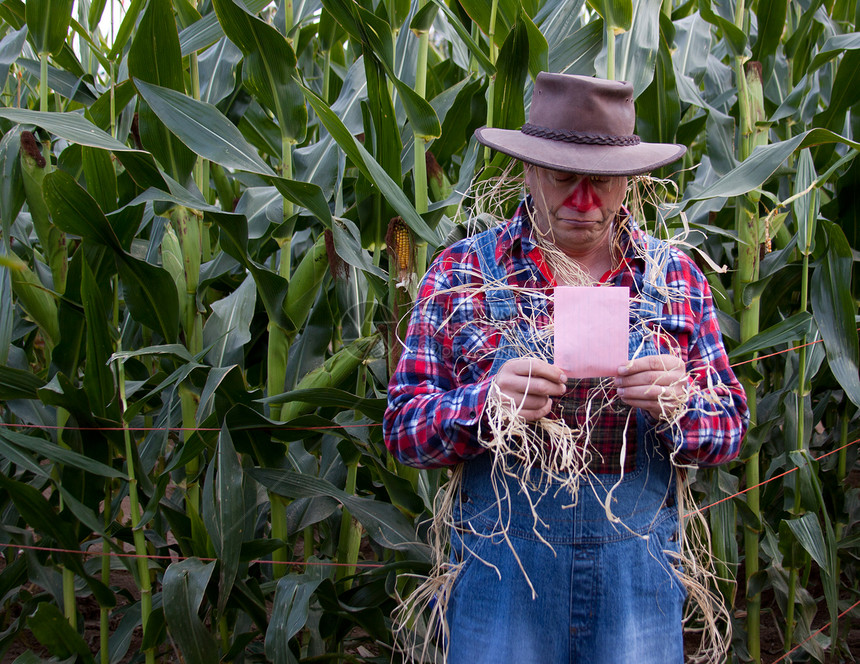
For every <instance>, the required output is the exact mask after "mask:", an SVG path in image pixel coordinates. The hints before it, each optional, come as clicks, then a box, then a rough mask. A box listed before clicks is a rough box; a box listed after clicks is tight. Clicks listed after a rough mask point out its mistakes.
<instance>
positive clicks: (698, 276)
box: [645, 252, 749, 466]
mask: <svg viewBox="0 0 860 664" xmlns="http://www.w3.org/2000/svg"><path fill="white" fill-rule="evenodd" d="M677 257H678V258H679V259H678V260H675V261H672V262H671V264H670V269H669V270H668V271H667V284H668V285H669V288H670V291H674V292H676V293H683V294H684V297H683V298H680V297H679V298H673V301H671V302H670V303H669V305H668V308H669V315H668V317H667V318H666V321H665V325H666V326H667V327H669V328H671V329H674V330H683V332H682V333H681V334H678V335H677V336H676V338H677V339H679V340H682V339H685V340H686V365H687V375H688V381H689V387H690V390H689V394H690V398H689V400H688V402H687V404H686V409H685V411H684V414H683V416H682V417H680V418H679V419H678V420H677V421H676V422H673V423H671V424H666V423H663V422H655V421H654V420H653V418H651V416H650V415H649V414H648V413H646V414H645V417H646V419H648V420H650V421H651V422H654V424H655V426H656V429H657V432H658V435H659V436H660V438H661V439H662V440H663V442H664V444H666V445H667V446H668V447H669V448H670V449H672V450H674V453H675V459H676V461H678V462H680V463H689V464H693V465H698V466H714V465H718V464H722V463H726V462H728V461H731V460H732V459H734V458H735V457H737V455H738V452H739V451H740V445H741V440H742V439H743V436H744V433H745V432H746V429H747V426H748V425H749V410H748V409H747V400H746V394H745V392H744V390H743V387H741V385H740V383H739V382H738V380H737V378H736V377H735V374H734V372H733V371H732V368H731V366H730V365H729V358H728V355H727V353H726V349H725V346H724V345H723V337H722V334H721V332H720V328H719V325H718V322H717V317H716V312H715V310H714V303H713V300H712V297H711V290H710V286H709V285H708V282H707V280H706V279H705V276H704V275H703V274H702V273H701V271H700V270H699V269H698V267H696V265H695V264H694V263H693V262H692V260H690V259H689V258H688V257H687V256H685V255H683V254H680V252H677Z"/></svg>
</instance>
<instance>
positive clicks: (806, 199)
mask: <svg viewBox="0 0 860 664" xmlns="http://www.w3.org/2000/svg"><path fill="white" fill-rule="evenodd" d="M817 178H818V174H817V173H816V172H815V164H814V163H813V161H812V154H811V153H810V151H809V149H808V148H807V149H804V150H801V152H800V158H799V159H798V160H797V176H796V177H795V178H794V194H795V195H797V194H801V193H802V194H803V195H802V196H800V198H798V199H797V200H796V201H795V202H794V204H793V205H792V209H793V210H794V219H795V222H796V223H797V248H798V249H799V250H800V253H802V254H810V253H812V251H813V250H814V249H815V239H814V238H815V226H816V222H817V221H818V207H819V200H818V199H819V193H818V192H817V191H814V190H811V188H812V186H813V185H814V183H815V180H816V179H817ZM808 189H809V190H810V191H807V190H808ZM803 192H806V193H803Z"/></svg>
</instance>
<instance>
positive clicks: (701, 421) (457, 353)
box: [383, 206, 749, 472]
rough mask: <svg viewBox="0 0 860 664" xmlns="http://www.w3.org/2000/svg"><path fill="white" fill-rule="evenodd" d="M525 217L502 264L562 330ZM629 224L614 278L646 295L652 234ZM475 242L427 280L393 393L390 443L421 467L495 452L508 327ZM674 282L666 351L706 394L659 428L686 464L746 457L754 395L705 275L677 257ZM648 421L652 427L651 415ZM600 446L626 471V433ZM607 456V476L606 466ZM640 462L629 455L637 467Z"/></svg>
mask: <svg viewBox="0 0 860 664" xmlns="http://www.w3.org/2000/svg"><path fill="white" fill-rule="evenodd" d="M523 211H524V209H523V207H522V206H520V208H519V209H518V210H517V213H516V214H515V215H514V217H513V219H512V220H511V221H510V222H509V223H508V224H506V225H504V226H502V227H499V228H498V229H496V230H495V232H496V233H497V234H498V243H497V250H496V257H497V259H498V260H500V261H503V262H504V263H503V264H504V265H505V266H506V268H507V274H508V275H509V276H508V284H509V285H510V286H511V287H512V288H516V289H517V303H518V305H519V307H520V309H521V310H522V311H523V312H525V313H526V314H527V315H528V314H529V313H531V314H532V317H533V318H532V320H533V323H534V324H536V325H537V328H538V329H540V328H543V327H546V326H547V325H548V324H549V323H550V317H551V316H552V304H551V299H550V301H549V302H548V303H547V302H545V301H542V300H545V298H551V297H552V292H553V286H554V281H553V279H552V276H551V274H550V273H549V270H548V268H547V266H546V265H545V262H544V260H543V257H542V254H541V251H540V249H539V248H538V247H537V246H536V245H535V243H534V241H533V240H532V237H531V226H530V224H529V222H528V220H527V216H526V215H524V214H523ZM628 225H629V226H630V227H631V229H630V231H629V233H628V237H629V242H628V243H627V246H628V249H627V252H626V257H625V258H626V260H624V261H623V262H622V264H621V266H620V267H619V268H618V269H617V270H615V271H614V272H613V273H612V274H610V275H607V276H606V279H607V280H609V281H611V282H612V283H613V285H615V286H627V287H630V288H631V292H636V291H637V290H638V288H637V286H636V285H637V284H641V282H642V279H643V276H644V271H645V265H644V261H642V260H641V259H640V258H639V257H638V256H639V255H640V254H641V249H637V248H636V247H635V246H634V244H638V245H640V246H641V245H642V244H643V243H644V242H645V238H646V236H645V234H644V233H642V232H641V231H640V230H639V229H638V228H636V227H635V224H633V223H632V220H629V219H628ZM473 244H474V241H473V239H472V238H467V239H465V240H462V241H460V242H457V243H456V244H454V245H452V246H451V247H449V248H448V249H446V250H445V251H444V252H443V253H442V254H441V255H440V256H439V257H438V258H437V259H436V261H434V263H433V265H432V266H431V267H430V269H429V270H428V272H427V274H426V275H425V277H424V279H423V281H422V283H421V286H420V288H419V294H418V300H417V302H416V305H415V308H414V309H413V311H412V317H411V320H410V323H409V327H408V329H407V332H406V339H405V340H404V350H403V354H402V356H401V358H400V362H399V364H398V366H397V370H396V371H395V373H394V375H393V376H392V378H391V383H390V385H389V388H388V409H387V411H386V413H385V419H384V422H383V426H384V432H385V442H386V445H387V446H388V448H389V449H390V450H391V452H392V453H393V454H394V455H395V456H396V457H397V458H398V459H399V460H400V461H401V462H403V463H405V464H408V465H411V466H418V467H424V468H434V467H441V466H447V465H452V464H456V463H460V462H461V461H464V460H467V459H470V458H474V457H476V456H477V455H479V454H481V453H482V452H484V450H485V448H484V447H483V445H482V444H481V442H480V440H479V438H478V433H479V425H480V422H481V417H482V415H483V410H484V404H485V403H486V400H487V394H488V392H489V389H490V384H491V382H492V376H490V375H489V372H490V369H491V367H492V364H493V351H494V350H495V348H496V347H497V346H498V345H499V343H500V339H501V337H502V335H500V334H499V331H498V328H497V326H498V323H497V322H491V321H489V320H488V315H487V314H486V312H485V304H484V297H483V294H482V293H480V292H478V290H477V289H478V288H479V287H480V286H481V285H482V279H481V268H480V265H479V260H478V256H477V253H476V251H475V250H474V248H473ZM666 282H667V285H668V286H669V288H670V290H671V292H672V294H673V295H672V297H670V301H669V302H667V304H666V305H665V307H664V311H663V319H662V321H661V331H662V333H663V334H661V335H660V341H659V344H660V345H662V350H664V351H665V350H666V349H667V347H668V346H669V345H671V346H672V347H674V351H675V352H680V354H681V357H682V358H683V359H684V361H685V362H686V365H687V369H688V372H689V375H690V380H691V381H692V383H693V388H694V389H693V390H692V396H691V399H690V402H689V403H688V404H687V406H688V408H687V412H686V414H685V415H684V416H683V418H681V420H680V421H679V422H678V423H677V426H673V427H672V428H671V429H666V430H663V431H661V430H660V429H659V428H658V435H659V436H660V438H661V440H662V441H663V442H664V444H665V445H666V446H667V447H668V448H669V449H670V450H677V455H676V459H677V460H678V461H680V462H689V463H693V464H698V465H702V466H705V465H716V464H720V463H725V462H727V461H730V460H732V459H733V458H735V457H736V456H737V454H738V451H739V449H740V442H741V438H742V437H743V433H744V431H745V429H746V426H747V422H748V417H749V416H748V411H747V407H746V397H745V395H744V391H743V389H742V388H741V386H740V384H739V383H738V381H737V379H736V378H735V375H734V373H733V372H732V370H731V368H730V366H729V362H728V357H727V356H726V351H725V348H724V346H723V343H722V336H721V334H720V330H719V327H718V324H717V319H716V314H715V311H714V306H713V303H712V301H711V293H710V288H709V286H708V283H707V280H706V279H705V277H704V275H703V274H702V273H701V271H700V270H699V269H698V267H696V265H695V263H693V261H692V260H691V259H690V258H689V257H688V256H686V255H685V254H683V253H682V252H680V251H678V250H675V249H673V250H671V252H670V255H669V263H668V267H667V271H666ZM521 289H522V290H521ZM540 305H544V306H540ZM510 324H517V322H516V321H514V322H511V323H510ZM519 324H523V321H519ZM659 348H660V346H659V345H658V349H659ZM696 388H699V389H696ZM581 389H582V390H583V391H584V390H586V388H585V387H583V388H581ZM568 396H569V397H570V398H566V399H564V401H565V402H567V403H568V404H570V403H572V401H571V399H572V400H573V402H575V401H576V399H577V398H578V396H581V395H568ZM714 397H716V399H715V398H714ZM619 405H622V404H620V403H619ZM568 412H569V411H568ZM557 414H558V413H557ZM561 415H562V416H564V415H565V414H564V413H562V414H561ZM604 417H608V418H610V419H612V420H613V421H612V422H606V427H607V428H606V431H607V432H609V431H618V427H619V426H622V427H623V422H620V423H619V421H616V420H620V419H624V420H626V415H624V416H622V415H621V413H620V412H619V413H618V414H617V415H614V414H613V413H607V414H606V415H604ZM565 419H567V417H565ZM632 419H635V418H632ZM646 420H647V421H649V422H651V419H650V416H648V415H647V414H646ZM654 424H655V425H656V423H654ZM603 428H604V427H603V425H601V429H603ZM631 434H633V436H632V438H631ZM631 439H632V440H635V431H629V432H628V441H629V440H631ZM590 442H591V444H592V445H593V446H594V450H595V451H596V452H597V453H598V454H597V455H594V456H595V461H597V462H598V466H599V467H597V468H592V469H593V470H595V471H596V472H617V471H612V470H611V468H612V467H615V468H617V464H618V449H617V448H618V447H619V442H618V436H617V435H614V434H610V435H605V436H599V437H598V439H597V440H591V441H590ZM628 451H629V450H628ZM601 457H602V458H603V464H607V465H606V466H605V467H604V466H603V464H600V463H599V459H600V458H601ZM633 457H635V455H633ZM633 457H631V455H630V454H628V459H630V458H633Z"/></svg>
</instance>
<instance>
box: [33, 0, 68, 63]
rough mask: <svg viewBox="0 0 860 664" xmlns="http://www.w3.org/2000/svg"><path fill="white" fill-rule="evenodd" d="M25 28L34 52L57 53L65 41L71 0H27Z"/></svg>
mask: <svg viewBox="0 0 860 664" xmlns="http://www.w3.org/2000/svg"><path fill="white" fill-rule="evenodd" d="M26 18H27V30H28V31H29V33H30V41H31V42H33V48H34V49H35V51H36V53H40V54H41V53H51V54H55V53H57V52H58V51H59V50H60V49H61V48H63V44H65V42H66V34H67V33H68V31H69V23H70V22H71V20H72V0H27V4H26Z"/></svg>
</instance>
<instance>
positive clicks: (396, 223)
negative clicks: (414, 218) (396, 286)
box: [385, 217, 415, 282]
mask: <svg viewBox="0 0 860 664" xmlns="http://www.w3.org/2000/svg"><path fill="white" fill-rule="evenodd" d="M385 244H386V246H387V247H388V256H389V261H391V263H389V264H390V265H391V266H392V267H396V268H397V271H398V277H399V279H398V280H399V281H401V282H402V281H404V280H405V278H404V277H406V275H407V274H408V273H410V272H411V271H412V270H413V269H414V268H415V242H414V241H413V239H412V231H411V230H410V229H409V226H407V225H406V222H404V221H403V219H401V218H400V217H394V219H392V220H391V221H390V222H389V224H388V232H387V233H386V234H385Z"/></svg>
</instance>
